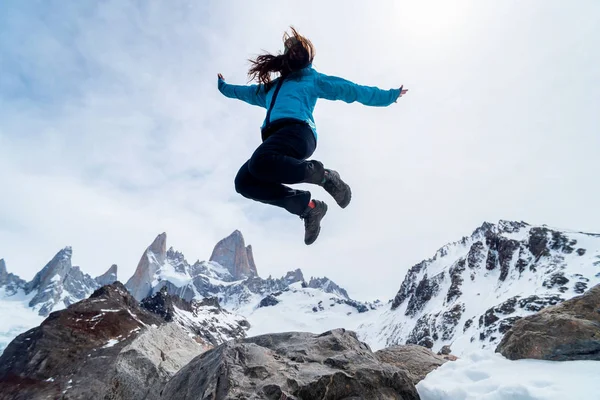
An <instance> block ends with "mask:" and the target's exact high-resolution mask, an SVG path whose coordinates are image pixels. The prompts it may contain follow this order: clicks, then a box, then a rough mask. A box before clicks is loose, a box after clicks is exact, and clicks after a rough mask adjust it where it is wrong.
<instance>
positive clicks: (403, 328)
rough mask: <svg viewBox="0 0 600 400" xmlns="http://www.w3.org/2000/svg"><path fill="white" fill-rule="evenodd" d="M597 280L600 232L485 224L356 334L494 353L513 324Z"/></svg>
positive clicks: (409, 279) (423, 267)
mask: <svg viewBox="0 0 600 400" xmlns="http://www.w3.org/2000/svg"><path fill="white" fill-rule="evenodd" d="M597 283H600V235H597V234H587V233H581V232H567V231H561V230H557V229H551V228H548V227H546V226H531V225H528V224H526V223H524V222H509V221H500V222H499V223H498V224H490V223H484V224H483V225H482V226H481V227H480V228H478V229H476V230H475V231H474V232H473V234H472V235H471V236H470V237H464V238H463V239H461V240H460V241H458V242H455V243H451V244H448V245H446V246H444V247H442V248H441V249H439V250H438V251H437V252H436V254H435V256H434V257H433V258H431V259H429V260H425V261H422V262H420V263H419V264H417V265H415V266H413V267H412V268H411V269H410V270H409V271H408V273H407V274H406V277H405V278H404V281H403V282H402V284H401V286H400V290H399V291H398V293H397V294H396V297H395V298H394V299H393V301H392V303H391V306H390V307H389V309H386V310H382V311H381V312H378V313H376V314H378V315H376V316H375V315H374V314H375V313H374V314H372V315H373V319H372V320H370V321H368V322H365V323H363V324H362V325H361V327H360V328H359V329H358V332H359V335H360V337H361V338H362V339H363V340H365V341H367V342H368V343H370V344H371V345H372V346H373V347H375V348H382V347H386V346H390V345H393V344H404V343H417V344H421V345H424V346H426V347H430V348H433V349H434V350H438V349H440V348H441V347H442V346H444V345H450V346H451V348H452V351H453V353H455V354H461V353H463V351H465V350H466V349H473V348H494V347H495V346H496V344H497V343H498V342H499V341H500V339H501V338H502V335H503V334H504V332H506V331H507V330H508V329H509V328H510V327H511V326H512V324H513V323H514V322H515V321H516V320H517V319H519V318H521V317H523V316H525V315H530V314H532V313H534V312H536V311H539V310H541V309H542V308H544V307H546V306H548V305H554V304H557V303H559V302H562V301H564V300H566V299H569V298H571V297H573V296H575V295H578V294H581V293H583V292H584V291H585V290H586V289H587V288H589V287H591V286H593V285H595V284H597Z"/></svg>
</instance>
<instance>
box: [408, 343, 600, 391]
mask: <svg viewBox="0 0 600 400" xmlns="http://www.w3.org/2000/svg"><path fill="white" fill-rule="evenodd" d="M599 380H600V361H541V360H517V361H511V360H508V359H506V358H504V357H502V356H501V355H500V354H497V353H492V352H489V351H485V350H480V351H476V352H473V353H470V354H469V355H467V356H466V357H465V358H460V359H458V360H457V361H453V362H447V363H445V364H444V365H442V366H441V367H439V368H438V369H436V370H434V371H433V372H431V373H430V374H429V375H427V377H426V378H425V379H424V380H422V381H421V382H419V383H418V384H417V390H418V392H419V395H420V396H421V399H422V400H479V399H486V400H507V399H512V400H564V399H592V398H599V397H594V396H596V395H597V394H598V393H597V389H598V381H599ZM594 393H595V394H594Z"/></svg>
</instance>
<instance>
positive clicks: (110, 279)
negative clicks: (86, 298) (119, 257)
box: [95, 264, 118, 286]
mask: <svg viewBox="0 0 600 400" xmlns="http://www.w3.org/2000/svg"><path fill="white" fill-rule="evenodd" d="M95 280H96V282H97V283H98V285H100V286H105V285H110V284H112V283H115V282H116V281H117V280H118V279H117V265H116V264H113V265H112V266H111V267H110V268H109V269H108V271H106V272H105V273H103V274H102V275H100V276H97V277H96V278H95Z"/></svg>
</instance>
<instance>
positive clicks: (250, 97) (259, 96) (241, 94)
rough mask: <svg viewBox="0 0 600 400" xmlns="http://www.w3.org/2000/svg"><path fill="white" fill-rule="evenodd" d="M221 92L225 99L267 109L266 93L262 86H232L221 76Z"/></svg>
mask: <svg viewBox="0 0 600 400" xmlns="http://www.w3.org/2000/svg"><path fill="white" fill-rule="evenodd" d="M218 77H219V91H220V92H221V93H223V95H224V96H225V97H229V98H232V99H238V100H242V101H245V102H246V103H248V104H252V105H253V106H259V107H263V108H266V107H267V105H266V93H265V91H264V89H263V87H262V85H260V86H259V85H230V84H228V83H226V82H225V78H223V75H221V74H219V75H218Z"/></svg>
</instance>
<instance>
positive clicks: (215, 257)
mask: <svg viewBox="0 0 600 400" xmlns="http://www.w3.org/2000/svg"><path fill="white" fill-rule="evenodd" d="M210 261H213V262H216V263H219V264H220V265H222V266H223V267H225V268H226V269H227V270H228V271H229V272H230V273H231V275H232V276H233V278H234V279H235V280H240V279H246V278H249V277H253V276H258V272H257V270H256V264H255V263H254V256H253V254H252V247H250V246H248V247H246V244H245V242H244V237H243V236H242V233H241V232H240V231H238V230H235V231H234V232H233V233H232V234H231V235H229V236H228V237H226V238H225V239H222V240H221V241H219V243H217V245H216V246H215V248H214V249H213V252H212V255H211V256H210Z"/></svg>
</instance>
